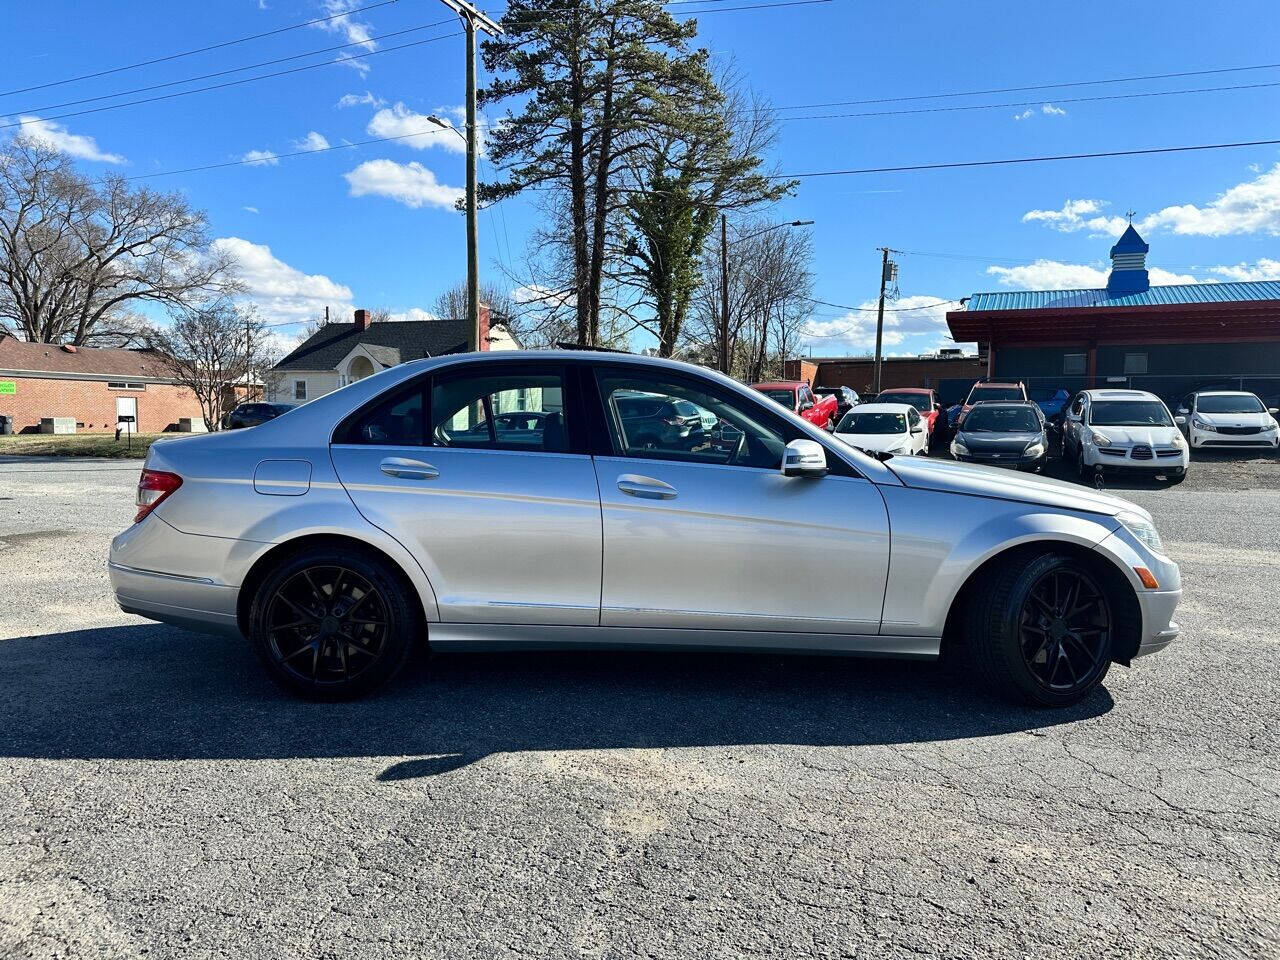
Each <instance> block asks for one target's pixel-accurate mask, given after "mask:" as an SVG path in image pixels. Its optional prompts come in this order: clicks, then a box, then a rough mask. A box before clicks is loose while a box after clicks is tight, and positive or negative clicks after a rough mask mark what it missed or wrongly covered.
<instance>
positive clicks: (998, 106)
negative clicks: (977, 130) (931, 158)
mask: <svg viewBox="0 0 1280 960" xmlns="http://www.w3.org/2000/svg"><path fill="white" fill-rule="evenodd" d="M1263 87H1280V80H1276V81H1270V82H1267V83H1241V84H1235V85H1232V86H1226V87H1197V88H1195V89H1192V90H1153V91H1144V92H1142V93H1111V94H1101V95H1099V96H1096V97H1067V98H1058V99H1055V100H1054V101H1053V103H1054V104H1059V103H1097V102H1099V101H1102V100H1137V99H1141V98H1144V97H1178V96H1183V95H1185V94H1188V93H1220V92H1222V91H1229V90H1258V89H1261V88H1263ZM1041 103H1042V101H1040V100H1019V101H1014V102H1010V103H967V104H962V105H960V106H953V107H912V108H909V109H905V110H871V111H866V112H863V113H814V114H803V115H801V116H798V117H780V118H779V119H781V120H839V119H844V118H849V117H893V116H903V115H906V114H913V113H958V112H961V111H965V110H1004V109H1007V108H1010V107H1034V106H1038V105H1039V104H1041Z"/></svg>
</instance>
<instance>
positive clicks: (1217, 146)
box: [766, 140, 1280, 180]
mask: <svg viewBox="0 0 1280 960" xmlns="http://www.w3.org/2000/svg"><path fill="white" fill-rule="evenodd" d="M1277 144H1280V140H1245V141H1241V142H1239V143H1202V144H1196V145H1194V146H1183V147H1147V148H1145V149H1142V150H1105V151H1102V152H1100V153H1063V154H1057V155H1054V156H1043V157H1012V158H1009V159H1004V160H961V161H954V162H950V163H913V164H905V165H902V166H897V167H856V168H853V169H849V170H814V171H810V172H806V173H776V174H770V175H768V176H767V178H766V179H769V180H807V179H812V178H816V177H849V176H856V175H858V174H864V173H906V172H910V171H914V170H957V169H960V168H963V167H1001V166H1012V165H1014V164H1019V163H1049V162H1052V161H1056V160H1098V159H1102V158H1105V157H1139V156H1149V155H1151V154H1157V153H1191V152H1194V151H1197V150H1229V149H1232V148H1235V147H1274V146H1276V145H1277Z"/></svg>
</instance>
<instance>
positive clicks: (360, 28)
mask: <svg viewBox="0 0 1280 960" xmlns="http://www.w3.org/2000/svg"><path fill="white" fill-rule="evenodd" d="M359 5H360V4H359V3H358V2H357V0H324V2H323V3H322V4H321V6H322V7H323V8H324V12H325V15H326V16H328V17H332V19H330V20H325V21H323V22H321V23H317V24H315V26H316V27H318V28H319V29H321V30H325V31H327V32H329V33H336V34H337V35H338V36H340V37H343V38H345V39H346V41H347V43H355V44H359V45H360V46H361V47H363V48H364V49H365V50H376V49H378V44H377V42H376V41H375V40H374V39H373V30H372V28H371V27H370V26H369V24H367V23H362V22H361V21H359V20H357V19H355V17H352V16H350V15H348V11H350V10H354V9H355V8H356V7H357V6H359ZM338 14H340V16H338Z"/></svg>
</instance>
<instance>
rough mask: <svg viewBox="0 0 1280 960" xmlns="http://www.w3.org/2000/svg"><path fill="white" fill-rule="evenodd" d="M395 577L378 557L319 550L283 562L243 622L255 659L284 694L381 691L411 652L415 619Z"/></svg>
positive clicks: (336, 694)
mask: <svg viewBox="0 0 1280 960" xmlns="http://www.w3.org/2000/svg"><path fill="white" fill-rule="evenodd" d="M398 574H399V572H398V571H394V570H392V569H391V567H390V565H389V564H388V563H386V562H385V561H384V560H382V559H381V558H379V557H375V556H372V555H368V554H367V553H366V552H365V551H358V550H352V551H351V552H349V553H346V552H344V554H343V555H341V556H339V555H337V554H335V552H334V551H331V550H327V549H324V548H317V549H313V550H307V551H303V552H302V553H300V554H297V555H295V556H294V557H292V558H290V559H288V560H286V561H285V562H284V563H282V564H281V565H280V566H279V567H277V568H276V569H275V570H274V571H272V572H271V573H270V574H269V575H268V576H267V578H266V579H265V580H264V581H263V582H262V583H261V585H260V586H259V588H258V591H257V593H256V595H255V597H254V601H253V607H252V609H251V611H250V617H249V628H250V630H249V632H250V638H251V639H252V641H253V643H254V646H255V647H256V649H257V651H258V654H259V656H261V657H262V659H263V661H264V662H265V663H266V665H267V667H268V668H269V670H270V672H271V674H272V676H273V677H274V678H275V679H276V680H277V681H278V682H279V683H281V684H282V685H283V686H285V687H286V688H288V689H289V690H292V691H294V692H296V693H300V694H302V695H304V696H308V697H314V698H319V699H340V698H343V697H350V696H357V695H359V694H362V693H366V692H368V691H370V690H372V689H374V688H375V687H378V686H380V685H382V684H383V683H384V682H386V681H387V680H388V679H390V677H391V676H392V675H393V674H394V673H395V672H396V671H397V670H399V669H400V667H401V666H402V665H403V664H404V662H405V660H406V659H407V655H408V653H409V651H410V649H411V648H412V646H413V639H414V636H415V635H416V632H417V617H416V616H415V612H414V607H413V606H412V605H411V604H410V601H409V596H410V590H411V589H412V588H411V587H409V585H408V584H407V583H405V581H404V579H403V577H401V576H399V575H398Z"/></svg>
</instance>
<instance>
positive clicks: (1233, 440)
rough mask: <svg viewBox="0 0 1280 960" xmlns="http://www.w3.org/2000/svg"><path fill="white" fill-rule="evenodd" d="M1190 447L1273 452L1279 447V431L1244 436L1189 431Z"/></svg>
mask: <svg viewBox="0 0 1280 960" xmlns="http://www.w3.org/2000/svg"><path fill="white" fill-rule="evenodd" d="M1190 437H1191V446H1192V448H1193V449H1196V450H1204V449H1217V450H1230V449H1240V448H1242V447H1248V448H1251V449H1254V450H1275V449H1277V447H1280V431H1276V430H1272V431H1270V432H1268V433H1250V434H1244V435H1239V434H1236V435H1230V434H1222V433H1218V432H1217V431H1213V432H1210V431H1208V430H1197V429H1196V428H1195V427H1192V428H1191V430H1190Z"/></svg>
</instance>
